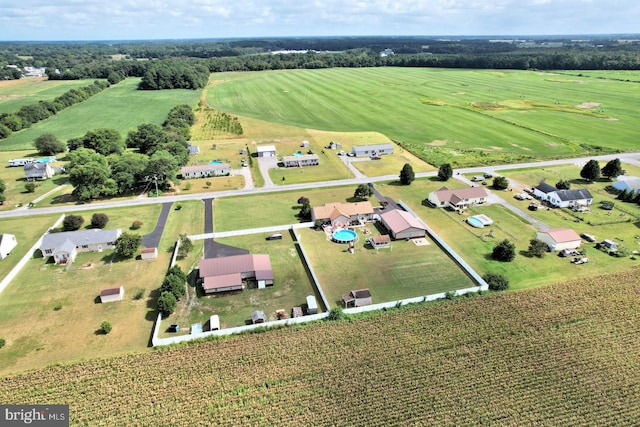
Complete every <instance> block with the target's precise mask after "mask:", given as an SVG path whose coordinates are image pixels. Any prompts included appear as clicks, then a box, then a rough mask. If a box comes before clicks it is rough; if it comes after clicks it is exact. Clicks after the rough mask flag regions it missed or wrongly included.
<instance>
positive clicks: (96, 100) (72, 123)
mask: <svg viewBox="0 0 640 427" xmlns="http://www.w3.org/2000/svg"><path fill="white" fill-rule="evenodd" d="M139 81H140V79H136V78H130V79H127V80H124V81H122V82H120V83H118V84H116V85H113V86H111V87H110V88H108V89H105V90H104V91H102V92H100V93H99V94H97V95H94V96H92V97H91V98H89V99H87V100H86V101H84V102H81V103H79V104H76V105H74V106H72V107H69V108H67V109H65V110H63V111H61V112H59V113H58V114H56V115H55V116H52V117H50V118H48V119H46V120H43V121H42V122H39V123H36V124H34V125H33V126H31V127H30V128H28V129H24V130H22V131H20V132H16V133H14V134H12V135H11V136H9V138H6V139H4V140H2V141H0V150H2V151H11V150H26V149H29V148H32V147H33V141H34V140H35V139H36V138H37V137H38V136H40V135H41V134H43V133H52V134H54V135H55V136H56V137H57V138H58V139H59V140H60V141H67V140H69V139H71V138H75V137H79V136H82V135H84V134H85V133H86V132H87V131H89V130H92V129H97V128H112V129H116V130H118V131H119V132H120V134H121V135H122V137H123V138H125V137H126V136H127V133H128V132H129V131H131V130H134V129H135V128H137V127H138V126H139V125H141V124H144V123H153V124H158V125H159V124H161V123H162V122H163V121H164V119H166V116H167V113H168V112H169V110H170V109H171V108H172V107H174V106H176V105H178V104H188V105H194V104H196V103H197V101H198V98H199V96H200V92H199V91H193V90H186V89H185V90H136V87H137V85H138V82H139ZM17 87H18V88H19V87H20V86H17ZM17 92H18V93H20V89H17Z"/></svg>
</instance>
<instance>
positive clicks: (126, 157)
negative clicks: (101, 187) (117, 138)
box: [109, 152, 149, 194]
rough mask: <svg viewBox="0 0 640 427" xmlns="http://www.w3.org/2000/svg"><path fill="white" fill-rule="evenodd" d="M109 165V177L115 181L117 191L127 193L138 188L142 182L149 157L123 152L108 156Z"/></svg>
mask: <svg viewBox="0 0 640 427" xmlns="http://www.w3.org/2000/svg"><path fill="white" fill-rule="evenodd" d="M109 165H110V166H111V178H112V179H113V180H114V181H115V182H116V186H117V188H118V193H120V194H123V193H128V192H130V191H132V190H134V189H135V188H138V187H139V186H140V185H141V183H143V182H144V180H145V176H146V173H147V167H148V166H149V157H148V156H146V155H144V154H140V153H132V152H125V153H124V154H122V155H121V156H118V155H111V156H109Z"/></svg>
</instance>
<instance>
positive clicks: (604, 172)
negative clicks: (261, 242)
mask: <svg viewBox="0 0 640 427" xmlns="http://www.w3.org/2000/svg"><path fill="white" fill-rule="evenodd" d="M622 174H624V170H623V169H622V164H621V163H620V159H612V160H609V161H608V162H607V164H606V165H604V167H603V168H602V169H601V168H600V163H599V162H598V161H597V160H595V159H591V160H589V161H588V162H587V163H585V165H584V166H583V167H582V170H581V171H580V176H581V177H582V178H584V179H586V180H587V181H595V180H598V179H600V177H601V176H604V177H605V178H607V179H613V178H617V177H619V176H620V175H622Z"/></svg>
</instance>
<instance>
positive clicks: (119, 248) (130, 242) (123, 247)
mask: <svg viewBox="0 0 640 427" xmlns="http://www.w3.org/2000/svg"><path fill="white" fill-rule="evenodd" d="M141 243H142V236H141V235H139V234H135V233H127V232H126V231H125V232H124V233H122V234H121V235H120V237H118V238H117V239H116V241H115V246H116V253H117V254H118V255H120V256H122V257H125V258H131V257H132V256H133V255H134V254H135V253H136V252H137V251H138V248H139V247H140V244H141Z"/></svg>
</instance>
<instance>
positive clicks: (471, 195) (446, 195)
mask: <svg viewBox="0 0 640 427" xmlns="http://www.w3.org/2000/svg"><path fill="white" fill-rule="evenodd" d="M435 195H436V197H437V198H438V200H440V201H443V202H444V201H448V202H449V203H451V204H454V205H456V204H458V203H460V202H461V201H463V200H468V199H477V198H481V197H488V196H489V193H487V190H485V189H484V188H483V187H465V188H456V189H453V190H450V189H448V188H447V187H442V188H441V189H439V190H437V191H435Z"/></svg>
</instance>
